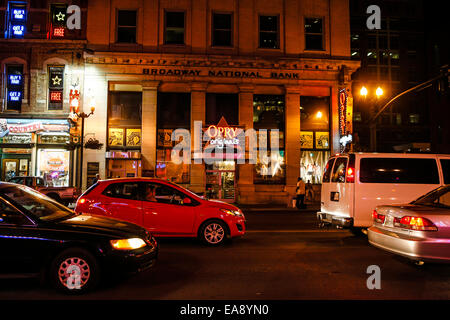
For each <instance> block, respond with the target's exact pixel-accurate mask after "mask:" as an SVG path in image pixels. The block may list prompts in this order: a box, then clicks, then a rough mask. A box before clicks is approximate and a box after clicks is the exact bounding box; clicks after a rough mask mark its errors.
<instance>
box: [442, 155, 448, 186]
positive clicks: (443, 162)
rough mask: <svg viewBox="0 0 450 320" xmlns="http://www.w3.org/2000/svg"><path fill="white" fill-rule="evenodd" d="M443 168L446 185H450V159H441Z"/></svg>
mask: <svg viewBox="0 0 450 320" xmlns="http://www.w3.org/2000/svg"><path fill="white" fill-rule="evenodd" d="M441 167H442V175H443V176H444V184H450V159H441Z"/></svg>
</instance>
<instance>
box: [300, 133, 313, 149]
mask: <svg viewBox="0 0 450 320" xmlns="http://www.w3.org/2000/svg"><path fill="white" fill-rule="evenodd" d="M300 148H301V149H313V148H314V133H313V132H312V131H300Z"/></svg>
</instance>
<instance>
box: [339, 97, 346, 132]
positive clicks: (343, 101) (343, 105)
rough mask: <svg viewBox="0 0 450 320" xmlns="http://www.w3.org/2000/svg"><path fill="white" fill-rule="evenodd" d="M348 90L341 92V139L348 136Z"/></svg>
mask: <svg viewBox="0 0 450 320" xmlns="http://www.w3.org/2000/svg"><path fill="white" fill-rule="evenodd" d="M347 98H348V94H347V89H345V88H344V89H340V90H339V101H338V103H339V134H340V136H341V137H343V136H345V135H346V134H347Z"/></svg>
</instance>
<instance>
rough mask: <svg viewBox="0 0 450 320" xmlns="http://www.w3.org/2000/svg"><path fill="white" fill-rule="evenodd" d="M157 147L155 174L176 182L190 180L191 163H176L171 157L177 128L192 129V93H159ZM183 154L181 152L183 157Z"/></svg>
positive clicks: (186, 182)
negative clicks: (173, 137)
mask: <svg viewBox="0 0 450 320" xmlns="http://www.w3.org/2000/svg"><path fill="white" fill-rule="evenodd" d="M157 110H158V111H157V144H156V146H157V149H156V171H155V175H156V176H157V177H158V178H161V179H167V180H170V181H172V182H174V183H182V184H188V183H189V182H190V164H183V163H182V164H176V163H174V162H173V161H172V159H171V153H172V148H173V147H174V146H175V145H176V144H177V143H178V142H174V141H172V132H173V131H174V130H176V129H187V130H190V127H191V124H190V121H191V117H190V114H191V95H190V94H189V93H171V92H159V93H158V108H157ZM182 156H183V154H180V157H182Z"/></svg>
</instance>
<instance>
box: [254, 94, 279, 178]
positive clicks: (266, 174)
mask: <svg viewBox="0 0 450 320" xmlns="http://www.w3.org/2000/svg"><path fill="white" fill-rule="evenodd" d="M253 128H254V129H255V130H256V131H257V134H258V156H257V163H256V165H255V175H254V183H259V184H283V183H285V180H286V169H285V167H286V161H285V156H284V128H285V102H284V96H282V95H254V97H253ZM264 130H267V131H264ZM271 130H278V134H279V141H278V149H279V151H278V152H272V151H271V149H272V148H273V147H275V146H273V145H271V141H272V138H271V136H270V135H271V133H272V132H271ZM261 151H266V152H267V155H266V156H263V155H262V154H261Z"/></svg>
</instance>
